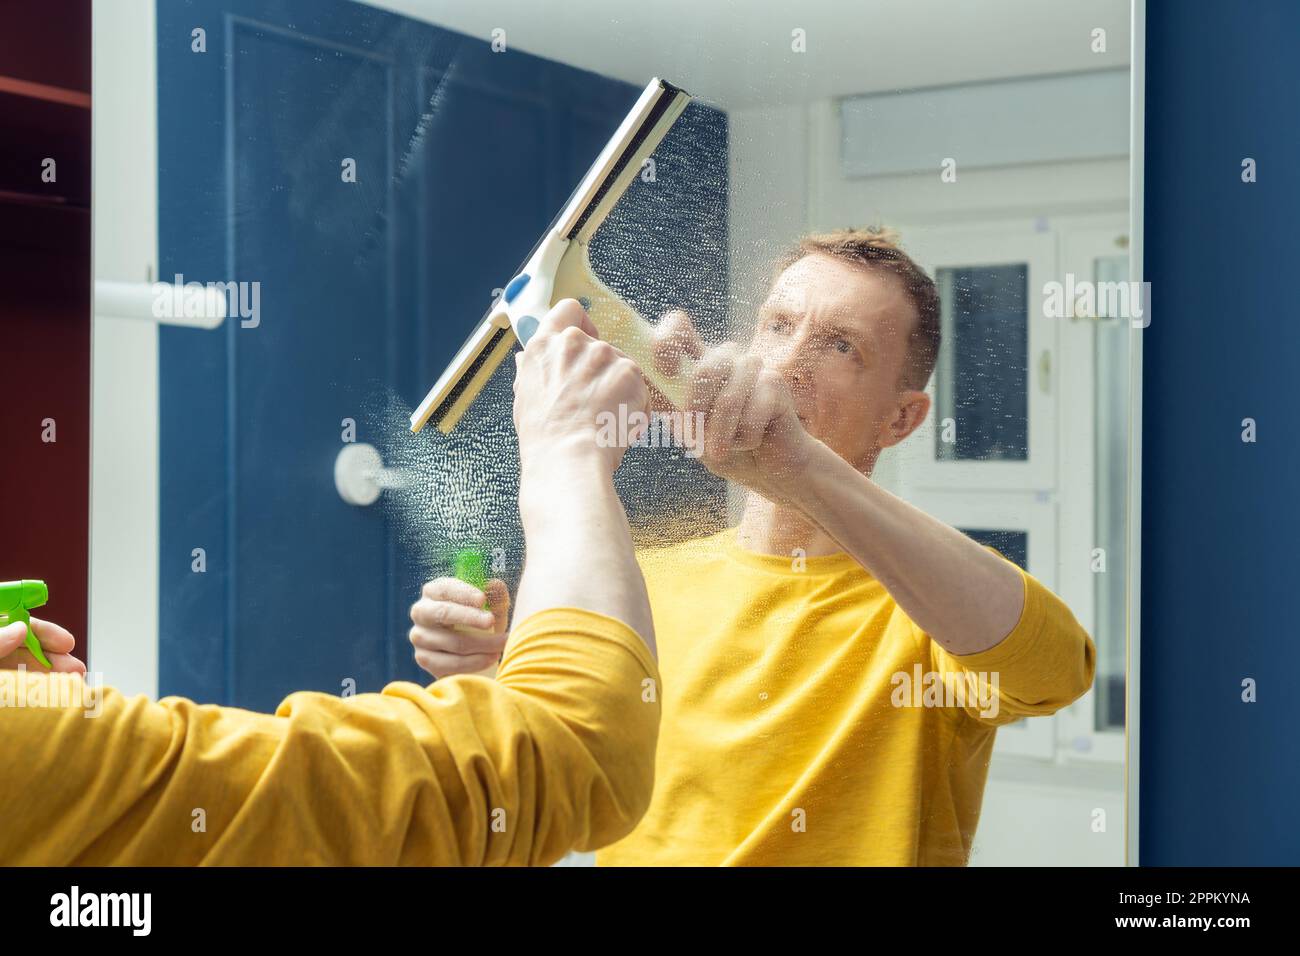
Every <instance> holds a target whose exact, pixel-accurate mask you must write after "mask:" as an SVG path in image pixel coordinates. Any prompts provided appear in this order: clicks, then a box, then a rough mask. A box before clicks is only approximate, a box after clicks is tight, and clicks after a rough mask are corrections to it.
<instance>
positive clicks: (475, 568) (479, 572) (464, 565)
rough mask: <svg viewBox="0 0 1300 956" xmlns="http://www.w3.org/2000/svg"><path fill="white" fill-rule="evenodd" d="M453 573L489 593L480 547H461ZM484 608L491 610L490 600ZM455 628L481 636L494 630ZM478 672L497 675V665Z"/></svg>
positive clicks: (483, 556)
mask: <svg viewBox="0 0 1300 956" xmlns="http://www.w3.org/2000/svg"><path fill="white" fill-rule="evenodd" d="M451 573H452V575H453V576H454V577H455V578H456V579H457V580H458V581H464V582H465V583H466V584H472V585H474V587H476V588H478V589H479V590H480V591H482V592H483V593H484V594H486V593H487V582H488V576H487V556H486V555H485V554H484V553H483V551H482V550H481V549H480V548H461V549H460V550H459V551H457V552H456V554H455V556H454V557H453V558H452V563H451ZM483 610H485V611H487V610H490V603H489V602H487V601H484V602H483ZM455 630H457V631H460V632H461V633H462V634H474V635H477V636H480V637H491V636H492V631H487V630H484V629H483V628H481V627H457V628H455ZM478 673H479V674H480V676H482V677H496V676H497V665H496V664H493V665H491V666H490V667H487V668H486V669H484V670H481V671H479V672H478Z"/></svg>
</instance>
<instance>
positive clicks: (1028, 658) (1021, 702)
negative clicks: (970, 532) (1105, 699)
mask: <svg viewBox="0 0 1300 956" xmlns="http://www.w3.org/2000/svg"><path fill="white" fill-rule="evenodd" d="M989 550H993V549H992V548H990V549H989ZM995 553H997V552H995ZM999 557H1002V555H1000V554H999ZM1003 560H1006V559H1005V558H1003ZM1016 570H1017V571H1018V572H1019V573H1020V580H1021V582H1022V584H1023V586H1024V595H1025V597H1024V608H1023V610H1022V611H1021V613H1020V620H1019V621H1018V622H1017V624H1016V626H1015V628H1014V629H1013V630H1012V631H1011V633H1010V634H1008V635H1007V636H1006V637H1005V638H1003V639H1002V641H1001V642H999V643H998V644H995V645H994V646H993V647H991V648H989V649H988V650H984V651H980V652H979V653H976V654H963V655H960V656H958V655H955V654H951V653H949V652H948V651H946V650H944V648H943V647H942V646H940V645H939V644H938V643H937V642H935V641H932V640H929V639H928V638H927V641H928V644H929V648H930V659H931V663H932V666H933V667H934V669H935V671H936V672H937V673H939V674H942V675H948V674H954V675H961V676H963V677H969V678H971V680H969V681H968V682H967V684H966V686H968V687H975V688H978V689H979V692H978V693H977V694H974V695H970V696H968V697H967V698H966V699H965V700H964V701H962V702H961V704H960V706H961V709H962V710H964V711H965V712H966V713H967V714H968V715H969V716H971V717H973V718H975V719H976V720H979V721H980V722H982V723H985V724H988V725H989V726H1001V725H1003V724H1009V723H1011V722H1012V721H1014V720H1018V719H1020V718H1021V717H1040V716H1045V715H1047V714H1054V713H1056V712H1057V711H1058V710H1060V709H1061V708H1062V707H1065V706H1067V705H1068V704H1071V703H1073V702H1074V701H1075V700H1078V698H1079V697H1081V696H1083V695H1084V694H1085V693H1087V691H1088V688H1089V687H1091V686H1092V682H1093V678H1094V677H1095V676H1096V672H1097V645H1096V644H1095V643H1094V642H1093V640H1092V638H1091V637H1089V636H1088V632H1087V631H1085V630H1084V629H1083V626H1082V625H1080V624H1079V622H1078V620H1077V619H1076V618H1075V616H1074V614H1073V612H1071V611H1070V609H1069V607H1067V606H1066V604H1065V602H1064V601H1062V600H1061V599H1060V598H1059V597H1057V596H1056V595H1055V594H1053V593H1052V592H1051V591H1050V590H1048V589H1047V588H1046V587H1044V586H1043V584H1042V583H1041V582H1040V581H1039V580H1038V579H1037V578H1035V577H1033V576H1032V575H1030V574H1029V573H1028V572H1026V571H1024V570H1023V569H1021V568H1019V567H1017V568H1016Z"/></svg>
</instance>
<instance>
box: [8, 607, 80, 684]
mask: <svg viewBox="0 0 1300 956" xmlns="http://www.w3.org/2000/svg"><path fill="white" fill-rule="evenodd" d="M32 630H33V631H34V632H35V633H36V639H37V640H38V641H40V643H41V649H42V650H44V651H45V656H46V657H47V658H49V661H50V665H51V666H50V669H49V670H46V668H45V665H44V664H42V663H41V662H40V661H38V660H37V659H36V658H35V657H33V656H32V652H31V651H29V650H28V649H27V647H26V641H27V625H25V624H24V623H23V622H22V621H15V622H14V623H12V624H8V625H6V626H5V627H0V669H3V670H17V669H18V666H19V665H20V664H21V665H23V666H25V667H26V668H27V669H28V670H29V671H33V672H35V673H38V674H48V673H51V672H57V673H63V674H85V673H86V665H85V664H83V663H82V662H81V661H79V660H77V659H76V658H75V657H73V656H72V649H73V648H74V647H76V646H77V641H76V638H74V637H73V636H72V635H71V634H70V633H68V632H67V631H65V630H64V629H63V628H61V627H59V625H57V624H55V623H53V622H52V621H42V620H40V619H39V618H35V617H34V618H32Z"/></svg>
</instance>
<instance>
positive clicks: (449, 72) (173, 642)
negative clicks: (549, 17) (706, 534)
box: [158, 0, 727, 710]
mask: <svg viewBox="0 0 1300 956" xmlns="http://www.w3.org/2000/svg"><path fill="white" fill-rule="evenodd" d="M196 27H201V28H202V29H204V30H205V31H206V44H207V50H206V52H203V53H199V52H195V51H194V50H193V49H192V40H191V34H192V31H193V30H194V29H195V28H196ZM646 79H647V80H648V79H649V77H647V78H646ZM670 79H671V78H670ZM158 81H159V82H158V97H159V200H160V202H159V206H160V213H159V217H160V222H159V246H160V253H161V261H162V277H163V278H164V279H167V280H169V281H170V280H171V278H172V277H173V276H174V275H175V274H176V273H181V274H183V275H184V276H185V279H186V280H187V281H200V282H208V281H227V280H230V281H237V282H250V283H251V282H257V283H259V284H260V322H259V324H258V325H257V326H256V327H251V326H250V327H244V325H243V324H242V323H241V320H240V318H239V317H232V318H230V319H228V320H227V321H226V322H225V323H224V325H223V326H222V327H221V328H220V329H219V330H216V331H212V332H204V331H196V330H192V329H177V328H164V329H163V331H162V333H161V335H160V343H159V349H160V361H159V369H160V370H159V376H160V379H159V387H160V455H159V457H160V483H161V492H160V499H161V500H160V511H161V514H160V519H161V529H162V531H161V540H160V545H159V547H160V564H161V570H160V588H161V600H160V608H159V624H160V651H159V653H160V663H159V689H160V692H161V693H163V694H179V695H183V696H187V697H192V698H195V699H197V700H200V701H204V702H215V703H225V704H233V705H238V706H243V707H248V708H252V709H257V710H270V709H273V708H274V707H275V705H276V704H277V703H278V702H279V701H280V700H281V699H282V698H283V697H284V696H285V695H286V694H288V693H291V692H293V691H296V690H322V691H327V692H330V693H339V692H340V691H341V690H342V689H343V688H344V681H346V680H348V679H351V680H353V681H355V689H356V690H357V691H358V692H360V691H368V690H378V689H379V688H380V687H382V686H383V684H384V683H386V682H387V681H389V680H394V679H409V680H422V681H427V680H428V678H427V676H426V675H424V674H423V673H422V672H420V671H419V670H418V669H417V668H416V666H415V665H414V663H413V661H412V658H411V648H410V645H409V643H408V641H407V637H406V635H407V631H408V629H409V627H410V621H409V619H408V617H407V613H408V609H409V607H410V605H411V603H412V602H413V601H414V600H415V599H416V598H417V597H418V593H419V585H420V583H421V582H422V581H423V580H426V579H427V578H429V577H432V576H434V575H436V574H444V573H447V570H448V569H447V568H446V567H431V566H429V565H428V564H425V563H421V555H420V554H419V553H418V548H411V547H407V545H409V544H410V540H409V539H410V538H411V529H410V527H409V525H407V524H406V523H405V522H403V521H401V520H395V519H394V516H393V515H392V514H391V512H389V511H388V510H387V509H385V508H384V507H383V506H376V507H371V508H357V507H353V506H351V505H348V504H345V503H344V502H343V501H342V500H341V499H340V498H339V495H338V493H337V492H336V491H335V488H334V483H333V462H334V459H335V456H336V455H337V453H338V451H339V449H340V447H341V433H342V424H341V423H342V421H343V419H345V418H352V419H354V420H355V421H356V423H357V428H358V433H357V436H356V437H357V440H359V441H369V442H373V443H376V444H380V446H381V448H382V447H383V446H382V444H381V442H380V437H382V436H377V435H376V434H375V433H374V432H373V431H372V432H370V433H368V432H367V428H368V426H370V425H372V424H373V423H374V421H375V418H374V415H373V414H372V412H373V409H374V408H375V405H376V403H377V402H378V403H379V404H380V405H383V404H384V403H385V401H388V396H390V395H391V394H394V393H395V395H396V396H397V399H398V402H399V403H400V402H404V403H405V404H406V405H407V406H409V407H413V406H414V405H415V404H416V403H417V402H418V400H419V399H420V398H421V397H423V395H424V393H425V391H426V390H427V389H428V388H429V386H430V385H431V384H432V383H433V381H434V380H435V379H436V378H437V375H438V374H439V373H440V372H441V370H442V369H443V367H445V365H446V363H447V361H448V360H449V359H450V357H451V355H452V354H453V352H454V351H455V349H456V348H457V347H458V346H459V345H460V343H461V342H462V341H463V339H464V338H465V336H466V335H467V334H468V332H469V329H470V328H471V327H472V325H473V324H474V323H476V322H477V321H478V320H479V319H480V318H481V317H482V315H483V313H484V311H485V310H486V309H487V307H488V305H489V304H490V302H491V301H492V296H493V292H492V290H493V289H494V288H499V287H500V286H503V285H504V284H505V283H506V282H507V281H508V280H509V279H510V277H511V276H512V275H514V273H515V270H516V269H517V267H518V266H519V265H520V263H521V262H522V261H523V259H524V256H525V254H526V253H527V252H528V250H529V249H530V248H531V247H532V245H533V243H534V242H535V241H536V239H537V238H538V236H540V235H541V233H542V231H543V229H544V228H545V227H546V226H547V224H548V223H549V222H550V221H551V219H552V217H553V216H554V215H555V214H556V212H557V211H558V210H559V208H560V207H561V205H562V204H563V202H564V201H565V200H566V199H567V198H568V197H569V195H570V193H571V192H572V190H573V188H574V186H575V185H576V184H577V182H578V180H579V178H580V177H581V175H582V174H583V173H585V172H586V170H587V168H588V167H589V166H590V164H591V162H592V160H593V159H594V158H595V156H596V155H597V153H598V152H599V150H600V148H601V147H603V146H604V144H605V142H606V141H607V140H608V139H609V137H610V136H611V135H612V133H613V132H614V130H615V129H616V128H617V126H618V124H619V122H621V120H622V119H623V117H624V116H625V115H626V113H627V111H628V109H629V108H630V107H631V106H632V104H633V103H634V102H635V100H636V97H637V95H638V94H639V93H640V91H641V87H640V86H633V85H630V84H627V83H623V82H618V81H614V80H610V79H608V78H605V77H600V76H597V75H595V74H591V73H587V72H584V71H581V70H575V69H572V68H570V67H566V66H562V65H560V64H557V63H553V62H550V61H547V60H543V59H540V58H538V57H534V56H529V55H526V54H522V53H516V52H514V51H510V52H505V53H493V52H492V51H491V49H490V46H489V43H488V42H487V38H477V37H466V36H463V35H460V34H456V33H453V32H451V31H447V30H442V29H439V28H437V27H433V26H430V25H428V24H424V23H417V22H415V21H411V20H408V19H405V18H403V17H398V16H394V15H392V14H388V13H385V12H383V11H378V10H375V9H373V8H370V7H367V6H364V5H361V4H357V3H351V2H345V0H185V2H181V0H160V2H159V3H158ZM681 122H682V123H683V124H686V126H688V127H691V128H692V130H693V135H692V136H691V137H689V142H688V143H687V144H686V145H685V146H684V147H683V148H682V149H680V150H677V151H675V152H674V151H671V150H670V151H669V154H666V155H664V156H660V155H659V154H658V153H657V154H656V156H657V158H658V159H659V160H661V163H660V165H661V168H664V167H665V166H666V168H667V169H669V170H671V171H672V175H670V176H668V177H666V179H665V183H666V185H667V187H668V188H675V187H677V186H682V185H683V184H693V185H692V187H691V188H696V189H703V190H704V191H705V192H706V193H707V195H703V196H700V195H696V196H693V197H690V198H691V199H692V200H693V201H690V202H676V203H669V204H668V207H669V208H672V209H679V210H680V212H679V213H678V214H677V215H679V216H680V217H681V222H680V224H681V225H682V226H683V227H684V228H683V230H682V231H683V235H681V236H678V235H676V234H675V230H672V229H669V230H667V232H666V233H664V232H663V227H664V226H666V225H671V224H672V219H671V218H668V219H664V218H662V217H661V218H660V220H659V221H658V222H657V223H656V225H657V226H658V227H659V228H660V238H661V239H666V240H667V241H669V246H670V251H671V252H672V253H673V254H674V257H675V258H674V264H675V265H677V266H683V259H685V260H687V261H686V264H685V267H683V268H681V269H678V270H672V269H667V270H657V271H659V272H662V273H663V275H664V276H665V279H664V280H663V281H658V280H656V279H655V278H654V276H655V274H656V270H653V269H651V268H649V267H650V266H652V265H653V264H654V263H647V262H639V261H638V262H637V267H638V269H639V270H640V274H644V275H646V276H649V277H650V281H649V282H648V283H646V284H645V285H644V287H643V288H640V289H638V290H635V291H637V292H638V295H637V296H636V297H635V299H636V301H637V303H638V304H639V305H641V306H642V307H643V308H644V309H646V310H647V311H650V310H657V309H659V308H662V307H664V306H665V304H666V303H671V304H673V305H682V306H684V307H687V308H692V309H702V310H704V311H707V307H708V306H709V305H710V304H715V303H718V302H723V301H725V294H726V286H725V278H723V279H722V280H719V279H718V278H716V277H719V276H722V277H725V275H726V273H727V269H726V258H725V256H726V253H725V250H726V248H727V243H726V222H725V219H721V220H719V219H717V218H716V215H714V213H716V211H717V210H719V209H721V210H725V208H726V202H725V198H726V155H727V152H726V145H727V141H726V118H725V116H724V115H723V114H721V113H720V112H718V111H717V110H714V109H711V108H709V107H707V106H704V105H702V104H693V105H692V106H691V108H690V110H689V111H688V113H687V115H686V116H684V117H683V120H682V121H681ZM344 157H350V158H353V159H355V160H356V162H357V182H356V183H355V184H345V183H344V182H343V181H342V178H341V175H340V172H341V166H340V163H341V161H342V159H343V158H344ZM683 164H684V165H685V166H689V167H690V168H689V169H686V168H684V166H683ZM629 195H630V194H629ZM620 208H621V206H620ZM710 211H713V212H710ZM711 215H714V218H713V219H709V216H711ZM701 216H704V217H705V219H704V221H703V222H701V221H700V217H701ZM615 225H616V226H617V227H618V228H631V229H632V230H633V234H634V235H640V234H642V233H644V232H645V230H644V229H642V228H639V227H638V224H637V223H636V222H635V216H632V218H631V219H629V218H628V214H622V215H621V216H620V219H619V221H618V222H617V223H615ZM701 226H703V227H704V228H703V229H701V228H700V227H701ZM692 237H695V238H696V240H697V241H696V242H695V244H694V245H693V244H692ZM593 245H595V244H593ZM648 251H654V250H653V243H650V242H638V243H637V244H636V248H635V250H634V254H635V255H644V254H646V253H647V252H648ZM662 252H663V250H660V261H664V260H663V258H662ZM597 266H598V268H599V263H597ZM643 266H644V267H646V268H642V267H643ZM681 275H687V276H690V275H699V276H706V277H709V278H708V282H710V283H713V284H714V285H715V286H718V287H717V288H713V287H699V284H698V283H697V284H696V287H694V288H690V287H686V286H689V285H690V283H689V282H687V283H686V286H684V285H683V283H682V282H680V281H677V280H675V279H673V276H681ZM719 281H720V286H719ZM651 314H653V312H651ZM513 368H514V363H513V362H512V361H507V362H505V363H504V364H503V369H504V370H506V371H507V372H512V371H513ZM390 404H391V402H390ZM386 411H387V412H391V409H386V410H385V409H381V412H380V415H381V417H382V415H383V414H384V413H385V412H386ZM392 417H393V416H392V415H391V414H390V415H389V418H392ZM396 417H397V418H398V419H403V416H401V415H398V416H396ZM379 424H380V427H381V428H382V429H386V430H385V431H384V434H389V433H391V432H393V431H395V432H396V433H397V434H401V435H405V422H404V420H398V421H396V422H392V421H387V420H383V421H381V422H380V423H379ZM432 433H433V430H432V429H428V430H426V433H425V434H422V435H421V436H419V437H418V438H410V436H406V437H407V438H408V439H409V440H410V441H412V442H413V441H418V440H426V439H431V437H432ZM692 464H693V463H692ZM719 484H720V483H719ZM513 517H514V519H515V520H516V522H517V514H515V515H514V516H513ZM197 548H201V549H203V552H204V555H205V560H206V570H204V571H202V572H201V573H200V572H197V571H196V570H195V568H194V561H195V559H194V557H193V554H194V551H195V549H197ZM426 557H427V556H426ZM516 557H519V558H521V557H522V554H521V553H519V554H518V555H517V556H516ZM518 570H519V569H518V567H513V568H510V569H508V571H507V573H505V574H503V575H502V576H503V577H506V578H507V580H510V579H511V577H512V576H517V574H518Z"/></svg>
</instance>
